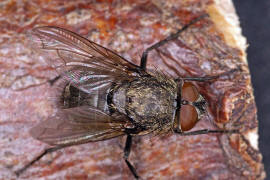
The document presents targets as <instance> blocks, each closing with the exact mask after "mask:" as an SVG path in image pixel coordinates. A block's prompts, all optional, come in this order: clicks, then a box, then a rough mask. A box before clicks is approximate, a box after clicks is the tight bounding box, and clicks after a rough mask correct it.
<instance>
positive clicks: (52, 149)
mask: <svg viewBox="0 0 270 180" xmlns="http://www.w3.org/2000/svg"><path fill="white" fill-rule="evenodd" d="M65 147H66V146H56V147H52V148H47V149H45V150H44V151H43V152H42V153H41V154H40V155H38V156H37V157H35V158H34V159H33V160H32V161H30V162H29V163H28V164H26V165H25V166H24V167H23V168H21V169H19V170H17V171H15V174H16V175H17V176H20V175H21V174H22V173H23V172H24V171H25V170H26V169H28V168H29V167H30V166H32V165H33V164H34V163H35V162H37V161H39V160H40V159H41V158H42V157H43V156H45V155H46V154H48V153H52V152H54V151H57V150H59V149H62V148H65Z"/></svg>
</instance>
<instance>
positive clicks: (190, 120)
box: [178, 82, 199, 131]
mask: <svg viewBox="0 0 270 180" xmlns="http://www.w3.org/2000/svg"><path fill="white" fill-rule="evenodd" d="M181 98H182V100H187V101H190V102H194V101H196V100H197V99H198V98H199V92H198V90H197V89H196V87H195V86H194V85H193V84H192V83H190V82H185V83H184V85H183V87H182V97H181ZM178 118H180V126H181V129H182V131H188V130H190V129H192V128H193V127H194V126H195V125H196V123H197V122H198V114H197V111H196V109H195V107H194V106H192V105H182V106H181V109H180V116H179V117H178Z"/></svg>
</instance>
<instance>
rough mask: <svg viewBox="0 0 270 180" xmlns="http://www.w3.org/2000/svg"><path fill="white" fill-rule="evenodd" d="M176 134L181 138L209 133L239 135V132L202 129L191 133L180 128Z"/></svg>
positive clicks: (234, 130)
mask: <svg viewBox="0 0 270 180" xmlns="http://www.w3.org/2000/svg"><path fill="white" fill-rule="evenodd" d="M174 132H175V133H177V134H179V135H181V136H193V135H200V134H209V133H226V134H238V133H239V130H237V129H233V130H225V129H217V130H215V129H201V130H197V131H190V132H183V131H181V130H180V129H179V128H177V129H175V130H174Z"/></svg>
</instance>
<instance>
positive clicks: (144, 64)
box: [140, 14, 208, 70]
mask: <svg viewBox="0 0 270 180" xmlns="http://www.w3.org/2000/svg"><path fill="white" fill-rule="evenodd" d="M205 17H208V14H204V15H202V16H199V17H198V18H195V19H193V20H192V21H190V22H189V23H188V24H186V25H184V26H183V27H182V28H181V29H179V30H178V31H177V32H176V33H174V34H171V35H170V36H168V37H167V38H165V39H163V40H161V41H159V42H157V43H155V44H153V45H152V46H150V47H149V48H147V49H146V50H145V51H144V52H143V54H142V57H141V64H140V68H141V69H142V70H146V63H147V55H148V53H149V52H150V51H151V50H153V49H157V48H158V47H160V46H162V45H164V44H166V43H167V42H168V41H170V40H173V39H176V38H177V37H178V36H179V34H180V33H181V32H183V31H185V30H186V29H187V28H188V27H189V26H191V25H193V24H195V23H196V22H198V21H200V20H201V19H203V18H205Z"/></svg>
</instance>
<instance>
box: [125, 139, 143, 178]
mask: <svg viewBox="0 0 270 180" xmlns="http://www.w3.org/2000/svg"><path fill="white" fill-rule="evenodd" d="M131 145H132V136H131V135H129V134H128V135H127V140H126V145H125V149H124V160H125V162H126V164H127V166H128V168H129V170H130V171H131V173H132V174H133V176H134V177H135V178H136V179H139V178H140V177H139V175H138V174H137V172H136V169H135V168H134V166H133V165H132V164H131V163H130V162H129V160H128V157H129V154H130V150H131Z"/></svg>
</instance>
